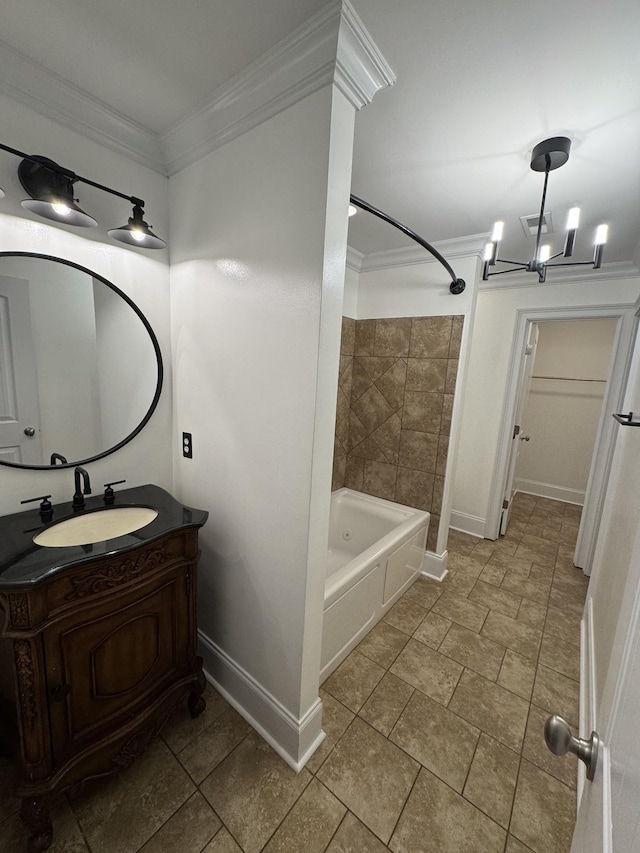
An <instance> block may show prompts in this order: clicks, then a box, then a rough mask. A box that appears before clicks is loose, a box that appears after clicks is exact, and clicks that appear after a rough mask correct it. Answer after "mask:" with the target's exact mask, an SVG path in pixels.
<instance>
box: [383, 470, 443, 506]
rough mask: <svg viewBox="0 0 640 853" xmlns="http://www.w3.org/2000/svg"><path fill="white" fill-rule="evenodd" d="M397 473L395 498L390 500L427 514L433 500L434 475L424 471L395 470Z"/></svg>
mask: <svg viewBox="0 0 640 853" xmlns="http://www.w3.org/2000/svg"><path fill="white" fill-rule="evenodd" d="M397 473H398V479H397V481H396V488H395V496H394V498H392V500H396V501H397V502H398V503H401V504H404V505H405V506H412V507H415V508H416V509H422V510H426V511H427V512H429V511H430V510H431V505H432V500H433V483H434V480H435V475H434V474H427V473H426V472H424V471H412V470H411V469H409V468H397Z"/></svg>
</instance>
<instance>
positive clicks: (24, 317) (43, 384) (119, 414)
mask: <svg viewBox="0 0 640 853" xmlns="http://www.w3.org/2000/svg"><path fill="white" fill-rule="evenodd" d="M161 387H162V360H161V356H160V349H159V346H158V342H157V339H156V337H155V335H154V333H153V331H152V329H151V327H150V326H149V324H148V322H147V320H146V319H145V317H144V316H143V314H142V313H141V312H140V310H139V309H138V308H137V307H136V306H135V305H134V304H133V302H131V300H130V299H129V298H128V297H127V296H126V295H125V294H123V293H122V292H121V291H120V290H118V288H117V287H115V286H114V285H113V284H111V283H110V282H108V281H107V280H106V279H103V278H102V277H101V276H99V275H97V274H96V273H92V272H91V271H90V270H87V269H85V268H84V267H79V266H77V265H76V264H71V263H70V262H67V261H62V260H60V259H56V258H50V257H46V256H38V255H28V254H19V253H0V464H6V465H13V466H18V467H49V466H50V465H53V464H65V463H66V464H68V465H77V464H78V463H80V462H87V461H91V460H93V459H95V458H98V457H101V456H105V455H106V454H108V453H112V452H113V451H114V450H116V449H118V448H119V447H121V446H122V445H123V444H125V443H126V442H127V441H130V440H131V438H133V436H134V435H136V434H137V433H138V432H139V431H140V429H142V427H143V426H144V424H145V423H146V422H147V421H148V419H149V418H150V417H151V414H152V412H153V410H154V409H155V406H156V404H157V402H158V398H159V395H160V390H161ZM63 460H64V461H63Z"/></svg>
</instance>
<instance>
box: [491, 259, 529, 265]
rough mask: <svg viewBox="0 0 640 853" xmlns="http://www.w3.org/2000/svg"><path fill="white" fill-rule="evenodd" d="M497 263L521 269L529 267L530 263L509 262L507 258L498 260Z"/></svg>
mask: <svg viewBox="0 0 640 853" xmlns="http://www.w3.org/2000/svg"><path fill="white" fill-rule="evenodd" d="M496 263H497V264H515V265H516V266H519V267H528V266H529V262H528V261H507V260H506V259H505V258H496Z"/></svg>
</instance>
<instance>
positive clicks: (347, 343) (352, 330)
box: [340, 317, 356, 355]
mask: <svg viewBox="0 0 640 853" xmlns="http://www.w3.org/2000/svg"><path fill="white" fill-rule="evenodd" d="M355 346H356V321H355V320H353V319H352V318H351V317H343V318H342V334H341V336H340V352H341V353H343V354H344V355H353V353H354V350H355Z"/></svg>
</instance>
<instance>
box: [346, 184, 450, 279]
mask: <svg viewBox="0 0 640 853" xmlns="http://www.w3.org/2000/svg"><path fill="white" fill-rule="evenodd" d="M349 198H350V201H351V203H352V204H355V205H356V207H361V208H362V210H366V211H367V212H368V213H372V214H373V215H374V216H377V217H379V218H380V219H384V221H385V222H388V223H389V225H393V227H394V228H397V229H398V230H399V231H402V232H403V234H406V235H407V237H411V239H412V240H415V242H416V243H419V244H420V245H421V246H422V248H423V249H426V250H427V252H429V253H430V254H432V255H433V257H434V258H435V259H436V260H437V261H439V262H440V263H441V264H442V266H443V267H444V268H445V269H446V271H447V272H448V273H449V275H450V276H451V284H450V285H449V289H450V290H451V292H452V293H455V294H458V293H462V291H463V290H464V289H465V287H466V284H465V282H464V280H463V279H461V278H458V277H457V276H456V274H455V272H454V270H453V267H452V266H451V264H450V263H449V262H448V261H447V260H446V259H445V258H444V257H443V256H442V255H441V254H440V252H439V251H438V250H437V249H436V248H435V247H434V246H432V245H431V243H428V242H427V241H426V240H425V239H424V238H423V237H421V236H420V235H419V234H416V232H415V231H412V230H411V228H408V227H407V226H406V225H403V224H402V223H401V222H398V220H397V219H394V218H393V216H389V214H388V213H384V211H382V210H379V209H378V208H377V207H374V206H373V205H372V204H369V202H368V201H364V200H363V199H361V198H358V197H357V196H355V195H352V196H350V197H349Z"/></svg>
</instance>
